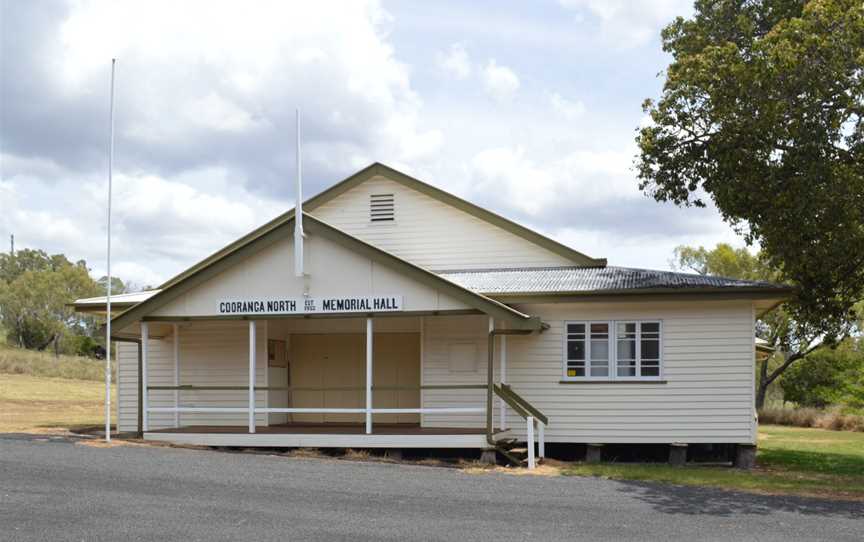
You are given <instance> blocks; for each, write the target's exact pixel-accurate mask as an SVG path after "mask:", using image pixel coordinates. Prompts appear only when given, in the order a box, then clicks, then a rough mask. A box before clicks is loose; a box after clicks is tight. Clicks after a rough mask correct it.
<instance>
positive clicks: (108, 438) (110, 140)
mask: <svg viewBox="0 0 864 542" xmlns="http://www.w3.org/2000/svg"><path fill="white" fill-rule="evenodd" d="M116 63H117V59H116V58H112V59H111V104H110V106H109V109H108V124H109V136H108V255H107V258H108V263H107V268H108V269H107V275H108V285H107V288H106V296H105V301H106V308H107V314H106V316H105V320H106V325H105V442H111V184H112V182H111V181H112V176H113V171H112V170H113V168H114V66H115V65H116Z"/></svg>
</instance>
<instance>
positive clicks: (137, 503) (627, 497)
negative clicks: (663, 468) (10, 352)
mask: <svg viewBox="0 0 864 542" xmlns="http://www.w3.org/2000/svg"><path fill="white" fill-rule="evenodd" d="M577 539H578V540H854V541H856V542H860V541H861V540H864V505H861V504H854V503H838V502H830V501H822V500H815V499H801V498H781V497H762V496H753V495H747V494H742V493H733V492H724V491H716V490H708V489H695V488H684V487H674V486H668V485H659V484H648V483H626V482H614V481H608V480H599V479H592V478H572V477H559V478H552V477H539V476H513V475H509V474H502V473H486V474H467V473H465V472H463V471H460V470H456V469H448V468H441V467H422V466H411V465H393V464H383V463H374V462H351V461H344V460H330V459H302V458H289V457H284V456H276V455H273V456H268V455H256V454H236V453H223V452H214V451H205V450H187V449H176V448H156V447H152V448H151V447H133V446H124V447H114V448H95V447H91V446H84V445H81V444H76V443H73V442H69V441H65V440H52V439H47V438H44V437H42V438H35V437H26V436H18V437H15V436H12V435H0V540H3V541H9V542H11V541H18V540H122V541H133V540H206V541H208V542H212V541H215V540H351V541H359V540H459V541H468V540H534V541H549V540H577Z"/></svg>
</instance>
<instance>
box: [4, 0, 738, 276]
mask: <svg viewBox="0 0 864 542" xmlns="http://www.w3.org/2000/svg"><path fill="white" fill-rule="evenodd" d="M691 3H692V2H691V1H688V0H559V1H554V0H548V1H542V0H541V1H535V2H522V1H515V0H514V1H509V2H502V1H486V0H479V1H472V2H456V1H452V2H451V1H437V2H421V1H419V0H418V1H413V2H409V1H398V2H397V1H392V2H391V1H386V0H381V1H373V0H369V1H365V0H352V1H345V2H284V1H272V2H270V1H263V0H262V1H257V2H239V1H235V2H219V1H214V0H208V1H198V0H186V1H184V2H168V1H160V0H149V1H148V2H140V1H138V2H135V1H130V2H127V1H110V2H88V1H51V0H40V1H34V2H25V1H19V0H0V235H2V239H7V240H8V239H9V235H10V234H14V235H15V240H16V248H24V247H27V248H39V249H43V250H46V251H48V252H50V253H58V252H62V253H65V254H66V255H67V256H68V257H69V258H70V259H73V260H78V259H84V260H86V261H87V262H88V265H89V266H90V267H91V268H92V271H93V274H94V276H101V275H102V274H104V272H105V264H106V246H105V245H106V224H107V215H106V203H107V146H108V126H109V122H108V118H109V117H108V104H109V88H110V85H109V80H110V79H109V78H110V59H111V58H112V57H116V58H117V59H118V61H117V72H116V86H115V93H116V102H115V103H116V114H115V123H116V136H115V159H114V183H113V189H114V198H113V202H114V205H113V215H112V216H113V227H112V231H113V254H112V270H113V272H114V274H115V275H117V276H120V277H121V278H123V279H124V280H126V281H131V282H133V283H134V284H136V285H138V286H144V285H157V284H159V283H160V282H162V281H164V280H166V279H168V278H170V277H171V276H173V275H175V274H177V273H179V272H181V271H182V270H183V269H185V268H186V267H188V266H190V265H192V264H193V263H195V262H197V261H199V260H201V259H202V258H204V257H206V256H207V255H209V254H210V253H212V252H214V251H216V250H218V249H219V248H221V247H222V246H224V245H226V244H228V243H229V242H231V241H233V240H234V239H236V238H238V237H240V236H242V235H243V234H245V233H247V232H248V231H250V230H252V229H254V228H255V227H257V226H259V225H261V224H263V223H265V222H267V221H268V220H270V219H271V218H273V217H275V216H276V215H278V214H281V213H282V212H284V211H285V210H287V209H289V208H291V207H292V206H293V205H294V182H295V180H294V170H295V162H294V160H295V158H294V147H295V128H294V112H295V109H296V108H299V109H300V110H301V115H302V139H301V140H302V144H303V178H304V186H303V190H304V193H305V194H306V195H307V196H311V195H314V194H316V193H318V192H320V191H322V190H324V189H325V188H327V187H328V186H330V185H332V184H334V183H336V182H338V181H340V180H342V179H344V178H345V177H347V176H349V175H351V174H352V173H354V172H356V171H357V170H359V169H361V168H363V167H365V166H367V165H368V164H370V163H372V162H376V161H377V162H382V163H385V164H388V165H390V166H392V167H395V168H397V169H399V170H402V171H404V172H405V173H408V174H410V175H412V176H415V177H417V178H419V179H421V180H423V181H425V182H428V183H430V184H433V185H435V186H437V187H439V188H441V189H444V190H447V191H449V192H452V193H454V194H456V195H458V196H460V197H463V198H465V199H468V200H469V201H471V202H473V203H476V204H478V205H481V206H484V207H487V208H489V209H491V210H493V211H495V212H497V213H499V214H502V215H504V216H506V217H508V218H510V219H513V220H516V221H518V222H520V223H522V224H524V225H526V226H528V227H531V228H533V229H536V230H537V231H539V232H541V233H543V234H545V235H548V236H550V237H552V238H554V239H556V240H558V241H560V242H562V243H565V244H567V245H569V246H571V247H573V248H575V249H576V250H579V251H581V252H584V253H586V254H588V255H590V256H592V257H605V258H608V260H609V264H610V265H617V266H626V267H641V268H654V269H668V268H669V267H670V259H671V257H672V253H673V250H674V248H675V247H676V246H678V245H682V244H688V245H705V246H713V245H714V244H716V243H717V242H728V243H732V244H733V245H737V246H741V245H743V242H742V241H741V240H740V238H738V237H737V236H736V235H735V234H734V232H733V231H732V230H731V229H730V228H729V227H728V226H727V225H725V224H724V223H723V221H722V220H721V218H720V217H719V215H718V213H717V212H716V210H715V209H713V208H707V209H695V208H685V209H682V208H677V207H675V206H672V205H669V204H661V203H657V202H655V201H654V200H653V199H651V198H649V197H647V196H645V195H644V194H643V193H642V192H641V191H640V190H639V188H638V182H637V180H636V176H635V172H634V170H633V162H634V158H635V156H636V151H637V150H636V145H635V143H634V137H635V135H636V129H637V128H638V127H639V126H641V125H644V123H645V122H646V118H645V115H644V113H643V112H642V108H641V104H642V102H643V100H644V99H646V98H656V97H657V96H658V95H659V93H660V92H661V89H662V83H663V80H662V77H661V76H660V75H661V74H662V71H663V69H664V68H665V66H666V65H668V63H669V61H670V57H669V56H668V55H666V54H665V53H663V52H662V50H661V44H660V37H659V35H660V30H661V29H662V27H663V26H664V25H666V24H668V23H669V22H670V21H671V20H672V19H673V18H674V17H676V16H678V15H681V16H687V14H688V13H690V11H691ZM0 246H2V245H0Z"/></svg>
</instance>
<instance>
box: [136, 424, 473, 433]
mask: <svg viewBox="0 0 864 542" xmlns="http://www.w3.org/2000/svg"><path fill="white" fill-rule="evenodd" d="M148 433H217V434H233V433H245V434H248V433H249V428H248V427H247V426H245V425H190V426H186V427H178V428H173V427H172V428H166V429H151V430H149V431H148ZM365 433H366V426H365V424H362V423H300V422H297V423H287V424H279V425H269V426H263V425H259V426H257V427H256V428H255V434H260V435H363V434H365ZM485 433H486V430H485V429H484V428H482V427H476V428H475V427H420V426H419V425H417V424H412V423H376V424H375V425H373V426H372V434H373V435H483V434H485Z"/></svg>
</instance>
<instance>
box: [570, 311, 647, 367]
mask: <svg viewBox="0 0 864 542" xmlns="http://www.w3.org/2000/svg"><path fill="white" fill-rule="evenodd" d="M566 331H567V337H566V341H567V345H566V352H565V356H566V358H565V376H566V377H567V378H575V379H581V378H587V379H592V378H593V379H599V380H615V379H639V378H648V379H650V378H659V377H660V350H661V347H660V340H661V339H660V335H661V330H660V322H658V321H629V322H628V321H612V322H568V323H567V324H566Z"/></svg>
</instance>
